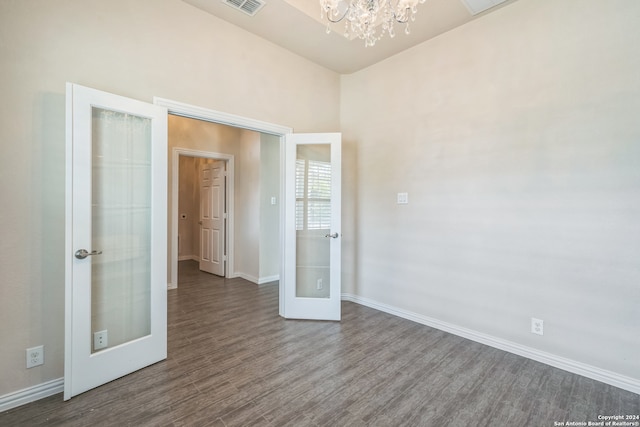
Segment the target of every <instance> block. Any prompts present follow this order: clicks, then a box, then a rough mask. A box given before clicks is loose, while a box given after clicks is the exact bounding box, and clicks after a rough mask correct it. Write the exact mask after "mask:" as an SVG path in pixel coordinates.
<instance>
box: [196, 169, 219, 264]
mask: <svg viewBox="0 0 640 427" xmlns="http://www.w3.org/2000/svg"><path fill="white" fill-rule="evenodd" d="M224 178H225V162H224V161H222V160H215V161H213V162H212V163H204V164H202V165H201V166H200V221H199V222H200V270H202V271H206V272H208V273H212V274H217V275H218V276H224V266H225V259H224V255H225V254H224V242H225V235H224V234H225V233H224V231H225V223H224V221H225V179H224Z"/></svg>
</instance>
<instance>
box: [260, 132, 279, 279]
mask: <svg viewBox="0 0 640 427" xmlns="http://www.w3.org/2000/svg"><path fill="white" fill-rule="evenodd" d="M271 197H275V198H276V204H275V205H272V204H271ZM279 276H280V138H279V137H276V136H273V135H267V134H261V135H260V277H259V280H260V282H264V281H269V280H270V279H273V278H276V277H279Z"/></svg>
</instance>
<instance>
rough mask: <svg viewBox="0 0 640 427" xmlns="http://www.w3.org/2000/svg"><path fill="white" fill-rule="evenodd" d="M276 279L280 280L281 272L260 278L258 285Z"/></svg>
mask: <svg viewBox="0 0 640 427" xmlns="http://www.w3.org/2000/svg"><path fill="white" fill-rule="evenodd" d="M276 280H280V275H279V274H274V275H273V276H264V277H261V278H259V279H258V285H264V284H265V283H271V282H275V281H276Z"/></svg>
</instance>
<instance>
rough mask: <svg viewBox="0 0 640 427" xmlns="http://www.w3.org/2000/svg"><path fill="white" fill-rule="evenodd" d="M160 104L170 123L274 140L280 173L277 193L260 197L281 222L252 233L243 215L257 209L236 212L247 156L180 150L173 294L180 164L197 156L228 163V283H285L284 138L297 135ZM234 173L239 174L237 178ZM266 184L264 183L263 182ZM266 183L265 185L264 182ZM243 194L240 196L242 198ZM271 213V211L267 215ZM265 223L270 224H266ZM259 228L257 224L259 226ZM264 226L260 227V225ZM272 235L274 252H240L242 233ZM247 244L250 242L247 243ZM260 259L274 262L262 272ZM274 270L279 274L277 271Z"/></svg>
mask: <svg viewBox="0 0 640 427" xmlns="http://www.w3.org/2000/svg"><path fill="white" fill-rule="evenodd" d="M154 103H155V104H157V105H161V106H164V107H166V108H167V109H168V112H169V118H170V119H171V117H172V116H175V117H181V118H187V119H195V120H196V121H203V122H210V123H215V124H219V125H226V126H230V127H232V128H235V129H236V130H241V131H253V132H257V133H259V134H260V135H261V136H262V138H264V139H268V140H270V141H271V142H272V146H274V147H275V153H272V154H271V157H275V160H276V161H277V169H276V170H275V172H273V171H272V174H271V177H272V181H273V182H272V183H271V189H270V190H268V191H266V192H263V193H261V195H260V201H261V202H260V206H268V207H269V210H270V211H271V212H272V213H273V212H275V214H271V216H272V218H271V220H272V221H273V220H275V223H276V226H275V227H261V226H259V225H258V226H257V227H255V228H254V229H251V227H245V226H242V227H240V223H241V222H242V220H243V218H241V217H242V215H243V213H247V212H249V213H255V212H254V211H253V210H252V208H251V207H249V208H247V209H245V208H244V207H243V208H242V209H241V210H240V209H238V208H237V207H236V205H237V203H238V202H241V201H242V200H238V198H239V197H240V196H242V197H244V195H241V194H239V193H240V191H239V189H238V183H236V182H234V177H235V176H236V175H237V173H236V172H237V171H238V169H237V168H238V167H239V166H238V165H239V164H240V163H242V159H241V158H240V156H241V155H242V154H241V152H240V151H238V152H236V153H234V155H230V154H226V153H220V152H212V151H207V150H208V148H207V145H206V141H200V142H199V146H198V147H197V148H198V149H193V148H179V147H176V148H175V149H174V150H173V151H172V153H171V154H172V162H171V170H170V185H171V188H170V192H169V198H170V201H171V203H170V218H171V220H170V226H169V229H170V230H169V236H170V239H169V254H168V255H169V268H168V270H169V271H168V278H169V281H168V288H170V289H171V288H176V287H177V286H178V233H177V230H178V226H179V224H178V222H179V220H180V217H179V216H180V213H179V209H178V203H177V201H178V185H179V182H178V175H177V173H176V172H177V170H178V168H179V159H180V156H181V155H182V156H194V157H206V158H216V156H217V158H219V159H220V158H221V159H223V160H226V162H227V188H228V192H227V230H228V233H227V237H226V242H227V246H226V248H227V250H226V252H227V261H226V271H225V276H226V277H228V278H232V277H242V278H245V279H247V280H249V281H252V282H254V283H257V284H261V283H266V282H269V281H273V280H278V279H279V278H281V277H282V274H281V273H282V271H283V263H284V255H283V254H284V245H283V242H284V238H283V235H282V233H283V232H284V204H283V203H280V201H281V200H283V199H284V145H285V144H284V135H286V134H289V133H292V132H293V129H291V128H288V127H284V126H279V125H274V124H270V123H266V122H261V121H257V120H253V119H248V118H245V117H241V116H235V115H230V114H226V113H221V112H218V111H214V110H207V109H203V108H200V107H194V106H190V105H186V104H182V103H179V102H175V101H170V100H166V99H161V98H155V99H154ZM174 164H177V165H178V166H176V167H174V166H173V165H174ZM232 169H233V170H235V172H233V173H232ZM258 179H259V180H262V177H259V178H258ZM260 182H261V181H260ZM236 194H238V196H236ZM265 210H266V209H265ZM261 220H264V218H262V219H261ZM254 224H255V222H254ZM257 224H259V223H257ZM263 231H264V232H267V233H271V236H270V237H269V238H268V239H267V240H265V241H269V242H270V243H271V244H273V245H274V246H272V248H271V249H269V248H268V247H267V246H265V245H258V247H257V248H255V247H254V248H253V250H250V251H245V250H242V251H240V249H239V248H238V247H237V246H238V245H239V244H241V243H242V242H244V240H243V239H242V236H239V234H240V233H243V232H246V233H249V234H250V233H256V232H258V233H262V232H263ZM245 243H246V242H245ZM240 252H241V255H242V257H240V258H239V257H238V254H239V253H240ZM254 256H255V257H257V258H258V259H259V260H268V262H265V263H262V262H259V263H258V265H259V267H258V269H257V270H256V268H255V265H256V263H255V262H254V261H255V260H254V259H253V258H252V257H254ZM274 263H275V271H271V272H269V271H268V268H263V266H264V265H271V267H273V265H274ZM248 264H251V265H253V266H254V268H253V270H251V269H250V268H249V267H247V265H248ZM272 270H273V268H272ZM282 285H283V283H282V280H281V281H280V285H279V286H280V287H281V286H282Z"/></svg>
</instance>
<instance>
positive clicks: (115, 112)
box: [64, 83, 167, 400]
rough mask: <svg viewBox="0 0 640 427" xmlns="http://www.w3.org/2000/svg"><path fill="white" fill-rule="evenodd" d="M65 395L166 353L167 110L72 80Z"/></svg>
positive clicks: (66, 253) (107, 379) (126, 372)
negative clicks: (77, 83) (78, 83)
mask: <svg viewBox="0 0 640 427" xmlns="http://www.w3.org/2000/svg"><path fill="white" fill-rule="evenodd" d="M66 132H67V155H66V163H67V165H66V168H67V173H66V177H67V178H66V242H65V248H66V252H65V377H64V399H65V400H68V399H70V398H71V397H73V396H75V395H77V394H80V393H82V392H84V391H87V390H90V389H92V388H94V387H97V386H99V385H102V384H104V383H106V382H109V381H111V380H114V379H116V378H119V377H121V376H124V375H126V374H128V373H131V372H133V371H136V370H138V369H140V368H143V367H145V366H148V365H150V364H152V363H155V362H158V361H160V360H163V359H165V358H166V357H167V294H166V292H167V287H166V274H167V268H166V259H167V249H166V248H167V246H166V245H167V237H166V233H167V216H166V211H167V199H166V197H167V188H166V187H167V175H166V174H167V109H166V108H164V107H160V106H157V105H153V104H148V103H144V102H140V101H136V100H132V99H129V98H124V97H121V96H117V95H113V94H109V93H106V92H101V91H98V90H95V89H90V88H87V87H82V86H79V85H75V84H71V83H68V84H67V131H66Z"/></svg>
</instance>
